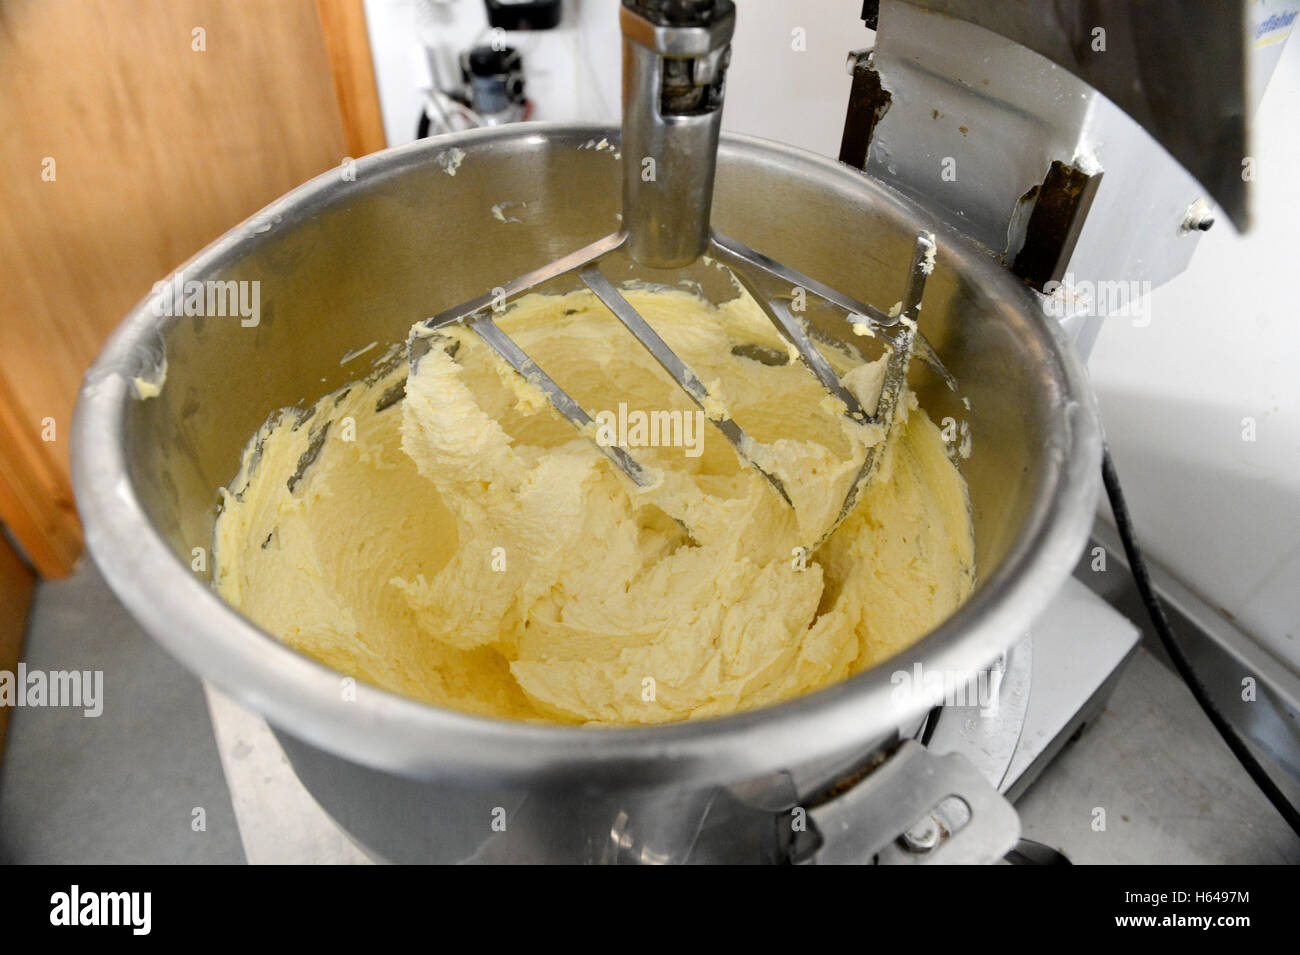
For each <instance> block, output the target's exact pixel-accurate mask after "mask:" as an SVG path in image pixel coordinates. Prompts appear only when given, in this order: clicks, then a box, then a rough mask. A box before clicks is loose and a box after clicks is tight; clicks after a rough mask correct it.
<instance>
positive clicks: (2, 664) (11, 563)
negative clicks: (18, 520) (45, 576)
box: [0, 535, 36, 761]
mask: <svg viewBox="0 0 1300 955" xmlns="http://www.w3.org/2000/svg"><path fill="white" fill-rule="evenodd" d="M35 587H36V578H35V576H34V575H33V574H32V572H31V571H30V570H28V569H27V565H26V564H24V563H23V562H22V560H20V559H19V557H18V554H17V552H16V551H15V550H14V549H13V546H12V545H11V544H10V543H9V541H8V540H6V539H5V538H4V536H3V535H0V670H7V671H9V672H10V673H17V672H18V658H19V656H20V655H21V653H22V648H23V633H24V631H25V630H26V629H27V610H28V608H29V607H30V606H31V602H32V591H33V590H34V589H35ZM8 730H9V707H7V706H0V761H2V760H3V759H4V751H5V735H6V733H7V732H8Z"/></svg>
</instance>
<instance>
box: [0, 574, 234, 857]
mask: <svg viewBox="0 0 1300 955" xmlns="http://www.w3.org/2000/svg"><path fill="white" fill-rule="evenodd" d="M23 659H24V660H25V661H26V663H27V666H28V667H29V668H37V669H42V670H74V669H75V670H102V671H103V673H104V701H105V702H104V712H103V714H102V715H101V716H99V717H97V718H87V717H86V716H84V715H83V714H82V711H81V710H79V709H65V708H54V707H47V708H17V709H14V710H12V711H11V714H10V721H9V735H8V743H7V745H6V746H5V752H4V759H3V763H0V862H4V863H166V862H211V863H242V862H243V861H244V850H243V847H242V844H241V843H240V839H239V831H238V829H237V828H236V826H235V814H234V810H233V809H232V808H231V803H230V791H229V789H228V788H227V786H226V780H225V776H224V775H223V774H222V771H221V761H220V758H219V757H218V754H217V745H216V740H215V739H214V737H213V733H212V724H211V722H210V721H209V719H208V710H207V704H206V702H205V700H204V695H203V687H202V685H201V684H200V683H199V681H198V680H197V679H196V678H195V677H193V676H191V675H190V674H189V673H188V672H187V671H186V670H185V669H184V668H183V667H182V666H181V665H180V664H179V663H177V662H176V661H175V660H173V659H172V658H171V657H169V656H168V655H167V654H166V653H164V652H163V651H162V650H161V649H159V647H158V645H157V644H156V643H154V642H153V641H152V640H150V639H149V638H148V637H146V636H145V635H144V633H143V632H142V631H141V630H140V628H139V627H137V626H136V624H135V622H134V621H133V620H132V619H131V617H130V615H129V614H127V612H126V611H125V610H124V609H123V608H122V606H121V605H120V604H119V603H118V602H117V599H116V598H115V597H114V596H113V594H112V592H111V591H110V590H109V589H108V587H107V585H106V584H105V583H104V581H103V578H102V577H100V575H99V572H98V571H97V570H96V569H95V567H94V565H93V564H92V563H91V562H90V561H89V560H83V561H82V563H81V565H80V567H79V568H78V570H77V572H76V573H75V574H74V575H73V576H72V577H71V578H69V579H67V580H60V581H52V582H47V583H44V584H42V585H41V586H40V587H39V589H38V590H37V594H36V601H35V604H34V605H33V607H32V611H31V614H30V616H29V618H28V630H27V637H26V642H25V644H24V647H23ZM196 808H201V809H203V811H204V812H203V816H204V817H205V818H204V823H205V826H206V829H205V830H204V831H199V832H196V831H194V827H193V824H192V821H193V820H194V819H195V818H196V816H195V813H194V810H195V809H196Z"/></svg>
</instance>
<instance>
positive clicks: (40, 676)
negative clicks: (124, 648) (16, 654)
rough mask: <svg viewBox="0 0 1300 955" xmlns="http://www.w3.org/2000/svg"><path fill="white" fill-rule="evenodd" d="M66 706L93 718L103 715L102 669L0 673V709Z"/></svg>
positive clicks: (21, 668) (22, 665) (22, 666)
mask: <svg viewBox="0 0 1300 955" xmlns="http://www.w3.org/2000/svg"><path fill="white" fill-rule="evenodd" d="M5 706H67V707H73V708H77V709H80V710H81V711H82V715H84V716H87V717H89V718H91V719H94V718H95V717H97V716H100V715H101V714H102V713H103V712H104V671H103V670H29V669H28V668H27V664H26V663H19V664H18V670H17V672H14V671H12V670H0V707H5Z"/></svg>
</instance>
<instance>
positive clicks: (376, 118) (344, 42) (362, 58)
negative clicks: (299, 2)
mask: <svg viewBox="0 0 1300 955" xmlns="http://www.w3.org/2000/svg"><path fill="white" fill-rule="evenodd" d="M316 8H317V11H318V12H319V13H320V21H321V27H322V28H323V29H324V32H325V52H326V53H328V54H329V58H330V70H331V72H332V73H333V75H334V96H335V99H336V100H337V101H338V106H339V116H340V118H341V120H342V122H343V135H344V138H345V140H346V141H347V145H348V155H350V156H352V157H353V158H354V159H355V158H358V157H360V156H364V155H366V154H367V153H373V152H375V151H377V150H380V149H383V148H384V147H385V146H386V145H387V144H388V141H387V139H385V137H384V118H383V113H382V112H381V111H380V108H379V86H378V84H377V83H376V82H375V66H374V62H373V61H372V60H371V57H370V34H369V33H368V32H367V30H366V11H365V6H364V4H363V2H362V0H317V2H316Z"/></svg>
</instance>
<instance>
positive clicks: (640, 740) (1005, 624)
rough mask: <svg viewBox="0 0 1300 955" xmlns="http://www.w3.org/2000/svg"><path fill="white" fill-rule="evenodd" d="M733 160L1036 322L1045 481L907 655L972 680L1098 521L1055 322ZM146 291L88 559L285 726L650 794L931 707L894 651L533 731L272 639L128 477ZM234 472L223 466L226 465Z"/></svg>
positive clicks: (385, 762) (157, 335)
mask: <svg viewBox="0 0 1300 955" xmlns="http://www.w3.org/2000/svg"><path fill="white" fill-rule="evenodd" d="M538 137H540V138H542V139H546V140H558V141H560V142H561V143H562V144H563V143H564V142H565V141H571V142H572V143H573V144H574V145H575V146H581V145H582V144H583V143H585V142H588V141H590V140H595V139H601V138H603V139H606V140H608V141H609V142H611V143H614V144H617V143H618V142H619V131H618V130H617V129H616V128H614V127H608V126H601V125H589V124H580V123H527V124H514V125H508V126H499V127H491V128H486V129H476V130H470V131H467V132H463V133H456V134H451V135H446V136H440V137H434V138H432V139H427V140H420V141H417V142H414V143H410V144H407V145H404V146H399V147H396V148H392V149H386V150H382V151H380V152H377V153H373V154H371V155H369V156H365V157H363V158H361V159H359V160H355V162H356V163H357V164H358V167H357V172H358V175H357V176H356V182H357V183H364V182H366V181H367V180H368V179H372V178H376V174H378V175H387V174H392V173H395V172H398V171H400V170H401V169H403V168H405V167H407V166H409V165H413V164H423V163H427V162H432V161H434V159H435V157H436V155H437V154H438V153H440V152H443V151H445V150H448V149H451V148H458V149H464V150H465V152H466V153H467V155H466V157H465V161H466V162H472V161H473V150H475V149H483V148H489V147H494V146H508V145H512V144H514V143H516V141H524V142H527V141H529V140H532V139H534V138H538ZM728 153H736V154H740V155H744V156H750V157H753V158H755V159H766V160H770V161H779V162H781V163H782V164H785V165H792V166H793V167H795V169H796V170H799V171H806V172H807V173H808V174H810V175H815V176H819V177H826V178H828V179H829V180H831V181H832V182H833V183H834V184H835V185H836V187H837V188H844V189H849V190H857V191H862V190H866V191H869V192H870V193H872V197H871V198H872V202H873V203H884V204H885V205H890V206H893V207H894V208H893V213H894V214H896V215H900V216H903V217H906V218H910V219H915V220H918V221H930V222H933V223H934V225H933V231H934V233H935V235H936V239H937V240H938V243H939V247H940V250H941V254H942V255H943V257H945V258H948V259H950V260H953V262H954V265H955V267H956V268H958V269H959V270H960V271H962V272H963V273H964V274H966V275H967V276H969V277H970V278H971V280H973V281H977V282H979V283H981V284H982V285H984V286H986V287H990V288H991V289H993V290H996V291H998V292H999V297H1000V299H1005V300H1006V301H1007V302H1010V303H1017V302H1019V303H1020V305H1021V306H1022V308H1023V310H1024V312H1025V313H1026V314H1027V315H1028V316H1029V318H1030V319H1031V325H1032V327H1033V328H1034V329H1036V330H1037V331H1038V332H1039V335H1040V340H1039V341H1038V342H1037V343H1036V344H1038V345H1039V346H1040V347H1041V350H1042V352H1043V354H1044V355H1045V357H1046V359H1047V363H1048V364H1049V365H1050V366H1051V367H1050V373H1051V375H1052V378H1053V380H1054V382H1055V383H1056V385H1057V388H1058V392H1059V401H1058V405H1059V407H1058V409H1057V411H1058V412H1059V414H1060V418H1061V421H1060V425H1061V426H1060V428H1059V429H1058V428H1053V429H1052V433H1053V434H1054V435H1055V438H1056V439H1055V440H1054V441H1053V442H1052V443H1051V446H1050V447H1047V448H1045V449H1044V453H1043V473H1042V481H1041V483H1040V485H1039V488H1038V492H1037V494H1036V496H1035V498H1034V499H1033V501H1032V503H1031V505H1030V507H1029V509H1028V513H1027V514H1026V516H1025V520H1024V523H1023V525H1022V526H1021V528H1020V530H1019V532H1018V533H1017V535H1016V538H1015V540H1014V541H1013V542H1012V543H1011V545H1010V547H1009V549H1008V550H1007V552H1006V555H1005V556H1004V558H1003V560H1002V562H1001V564H1000V565H999V566H998V567H997V569H996V570H995V571H994V573H993V574H992V575H990V576H989V577H988V578H986V579H985V580H984V581H983V582H982V584H981V586H980V587H979V588H978V589H977V590H976V592H975V593H974V594H972V596H971V597H970V599H969V600H967V602H966V603H964V604H963V605H962V606H961V607H960V608H958V610H957V611H956V613H954V614H953V615H952V616H951V617H949V618H948V619H947V620H946V621H945V622H944V623H942V624H941V625H940V626H939V627H938V628H936V629H935V630H933V631H931V632H930V633H929V634H927V635H926V636H924V637H922V638H921V639H920V640H919V641H917V642H916V643H915V644H913V645H912V646H911V647H909V648H908V650H907V651H905V652H907V653H909V654H910V655H911V656H910V658H909V660H908V662H907V666H911V665H912V664H913V663H914V662H920V663H921V664H922V665H923V666H925V667H930V668H935V669H937V670H941V671H945V672H960V673H969V674H974V673H975V672H976V671H978V670H979V669H980V668H981V667H984V666H987V665H988V664H989V663H990V662H991V661H992V660H994V659H995V658H996V657H997V656H998V654H999V653H1001V652H1003V651H1005V650H1006V649H1007V648H1008V647H1010V646H1011V645H1012V644H1013V643H1015V642H1017V641H1018V640H1019V639H1020V638H1021V637H1022V636H1023V635H1024V633H1025V632H1026V631H1027V630H1028V629H1029V627H1030V625H1031V624H1032V623H1033V621H1034V619H1035V618H1036V617H1037V616H1038V615H1039V613H1040V612H1041V611H1042V610H1043V609H1045V607H1046V606H1047V604H1048V603H1049V602H1050V600H1051V599H1052V598H1053V597H1054V596H1055V594H1056V592H1057V591H1058V590H1059V588H1060V587H1061V585H1063V584H1064V582H1065V579H1066V578H1067V577H1068V576H1069V574H1070V573H1071V571H1072V569H1073V566H1074V564H1075V561H1076V560H1077V557H1078V554H1079V553H1080V552H1081V551H1082V548H1083V546H1084V543H1085V541H1086V540H1087V536H1088V533H1089V532H1090V530H1091V527H1092V521H1093V516H1094V513H1095V510H1096V505H1097V501H1098V496H1099V493H1100V461H1101V427H1100V422H1099V419H1098V416H1097V410H1096V403H1095V398H1094V397H1093V394H1092V391H1091V387H1090V386H1089V384H1088V381H1087V377H1086V374H1085V372H1084V370H1083V367H1082V364H1081V362H1080V360H1079V358H1078V356H1077V354H1076V353H1075V351H1074V348H1073V346H1072V345H1071V344H1070V343H1069V342H1068V340H1067V339H1066V337H1065V334H1064V332H1063V330H1062V329H1061V328H1060V327H1059V325H1058V324H1057V323H1056V322H1054V321H1053V320H1051V319H1050V318H1049V317H1048V316H1046V315H1045V313H1044V312H1043V310H1042V308H1041V307H1039V305H1038V303H1037V301H1036V300H1035V299H1034V298H1033V295H1032V293H1031V292H1029V291H1028V290H1027V289H1025V288H1024V286H1022V285H1021V284H1020V283H1018V282H1017V281H1016V280H1015V279H1014V277H1013V276H1011V274H1010V273H1009V272H1007V271H1006V270H1005V269H1004V268H1003V267H1002V266H1001V265H1000V264H999V263H998V262H997V261H996V260H995V259H994V258H993V257H992V256H990V255H988V253H987V252H986V251H984V250H982V249H980V248H979V247H977V246H975V245H974V244H973V243H971V242H970V241H969V240H968V239H966V238H964V237H963V236H962V235H961V234H960V233H959V232H957V231H956V230H954V229H953V228H951V227H950V226H948V225H947V224H946V223H943V222H941V221H939V216H938V215H937V214H935V213H934V211H933V210H930V209H926V208H925V207H924V206H922V205H920V204H919V203H918V202H917V201H916V200H915V199H912V198H908V197H904V196H902V195H901V194H899V193H897V192H895V191H893V190H891V189H889V188H888V187H887V186H885V185H884V184H882V183H880V182H878V181H876V180H872V179H869V178H868V177H867V176H865V175H864V174H862V173H861V172H860V171H858V170H856V169H853V168H852V167H849V166H847V165H843V164H841V163H838V162H836V161H834V160H831V159H827V158H824V157H821V156H818V155H815V154H812V153H808V152H805V151H804V150H801V149H798V148H796V147H793V146H789V145H786V144H783V143H777V142H773V141H770V140H764V139H760V138H757V137H752V136H746V135H739V134H734V133H724V134H723V136H722V141H721V147H720V159H722V161H723V162H725V157H726V156H727V154H728ZM350 185H355V183H347V182H343V181H342V178H341V177H340V176H339V174H338V171H337V170H332V171H327V172H325V173H322V174H321V175H320V176H317V177H315V178H314V179H311V180H310V181H308V182H306V183H305V184H303V185H301V186H299V187H298V188H296V189H294V190H292V191H291V192H289V193H287V194H286V195H285V196H283V197H282V198H280V199H278V200H276V201H275V202H273V203H271V204H270V205H268V206H267V207H265V208H264V209H262V210H261V211H260V212H258V213H256V214H254V215H253V216H251V217H250V218H249V219H247V220H246V221H245V222H243V223H242V224H240V225H238V226H236V227H234V228H233V229H231V230H230V231H229V232H227V233H226V234H224V235H223V236H221V237H220V238H218V239H217V240H216V241H214V242H213V243H211V244H210V245H208V246H207V247H206V248H204V249H203V250H202V251H200V252H199V253H198V254H197V255H195V256H194V257H193V258H191V259H190V260H188V261H187V262H185V263H184V264H183V265H181V266H179V267H178V268H177V269H176V272H184V273H185V274H186V275H187V277H191V278H192V277H194V276H195V275H202V274H205V273H207V272H208V271H209V270H211V269H213V268H215V267H218V266H219V265H220V264H221V263H223V262H228V261H232V260H234V259H236V258H238V256H239V253H240V251H241V249H243V248H244V247H245V245H246V244H247V243H250V242H252V241H254V240H255V239H257V238H259V237H262V236H263V235H264V233H265V232H266V227H267V225H268V224H270V223H275V222H279V221H282V220H290V221H295V220H297V219H299V218H302V217H305V216H308V215H310V214H311V211H312V210H313V209H319V208H321V207H324V206H327V205H333V204H334V203H335V202H338V201H339V200H340V198H343V197H345V196H346V190H347V187H348V186H350ZM154 297H155V296H154V294H152V293H151V294H150V295H147V296H146V297H145V298H144V299H142V300H141V301H140V302H139V303H138V304H137V305H136V306H135V307H134V308H133V309H132V310H131V312H130V313H128V315H127V316H126V317H125V318H124V319H123V320H122V322H121V323H120V324H119V326H118V327H117V329H116V330H115V331H114V333H113V334H112V336H111V337H110V338H109V340H108V342H107V343H106V344H105V346H104V347H103V349H102V351H101V353H100V355H99V357H98V358H97V359H96V361H95V363H94V365H93V366H92V367H91V368H90V370H89V371H88V372H87V373H86V376H85V379H84V381H83V384H82V388H81V391H80V393H79V395H78V399H77V404H76V410H75V412H74V417H73V425H72V432H71V433H72V439H71V450H72V479H73V487H74V490H75V496H76V502H77V507H78V511H79V513H80V515H81V519H82V522H83V526H84V529H85V536H86V544H87V548H88V550H89V552H90V554H91V555H92V556H93V557H94V559H95V561H96V563H97V565H98V566H99V567H100V569H101V571H102V573H103V574H104V576H105V578H106V579H107V581H108V583H109V585H110V586H111V587H112V589H113V590H114V592H115V593H116V594H117V596H118V598H119V599H120V600H121V601H122V603H123V604H124V605H125V606H126V607H127V609H128V610H129V611H130V612H131V613H132V615H133V616H134V617H135V618H136V619H137V621H139V622H140V623H141V624H142V625H143V627H144V629H145V630H146V631H147V632H149V633H150V635H151V636H153V638H154V639H155V640H157V641H158V642H159V643H160V644H161V645H162V646H163V647H164V648H165V649H167V650H168V652H170V653H171V654H172V655H174V656H175V657H177V658H178V659H179V660H180V661H181V662H182V663H184V664H185V665H186V666H187V667H188V668H189V669H191V670H192V671H194V672H195V673H197V674H198V675H199V676H200V677H201V678H202V679H204V680H207V681H210V682H211V683H213V684H214V685H215V686H217V687H218V688H220V689H221V690H222V691H224V692H225V693H227V694H229V695H231V696H233V697H234V698H235V699H237V700H239V701H240V702H241V703H243V704H244V705H246V706H248V707H250V708H252V709H253V710H255V711H257V712H258V713H260V714H261V715H263V716H264V717H265V718H266V719H267V720H268V722H270V723H271V724H273V725H274V726H275V727H277V728H278V729H280V730H282V731H285V732H287V733H289V734H290V735H292V736H294V737H296V738H298V739H300V740H302V741H304V742H306V743H308V744H310V745H312V746H315V747H317V748H319V749H322V750H325V751H327V752H329V753H332V754H335V755H337V756H340V757H343V758H345V759H347V760H351V761H353V762H357V763H360V764H362V765H366V766H369V767H371V768H374V769H378V770H382V771H387V772H390V773H395V774H398V775H402V776H408V777H413V778H419V779H467V778H471V779H476V780H480V781H490V782H492V783H494V784H501V785H512V784H520V783H527V784H529V785H546V784H549V783H552V782H553V783H556V784H559V785H573V784H574V782H575V780H581V781H582V783H583V784H584V785H601V786H654V785H664V784H669V783H674V782H681V781H690V782H692V783H696V784H704V783H725V782H729V781H735V780H739V779H745V778H753V777H756V776H761V775H764V774H766V773H769V772H773V771H776V770H779V769H784V768H789V767H792V766H795V765H804V764H807V763H809V762H812V761H814V760H817V759H819V758H822V757H830V756H834V755H836V754H842V753H844V752H847V751H851V750H852V749H854V748H862V747H869V746H871V745H873V744H874V743H877V742H878V741H879V740H881V739H883V738H885V737H887V736H889V735H890V734H891V732H892V731H893V729H894V728H895V727H897V726H899V725H900V724H902V723H904V722H906V721H907V720H908V719H910V718H913V717H915V716H916V715H917V714H918V713H920V712H922V711H924V710H925V709H928V707H929V706H930V705H931V703H932V702H935V701H927V700H925V699H921V698H919V697H918V698H916V699H914V700H913V701H912V705H910V706H908V707H900V706H899V705H898V704H897V703H896V702H894V701H893V699H892V698H891V697H892V694H891V690H892V689H893V684H892V683H891V680H890V676H891V671H892V670H896V669H897V661H898V659H899V658H898V657H894V658H892V660H893V661H894V663H895V665H894V666H891V665H890V661H884V662H882V663H881V664H877V665H876V666H873V667H870V668H868V669H867V670H864V671H862V672H861V673H859V674H856V675H855V676H852V677H850V678H848V679H846V680H844V681H842V682H839V683H836V684H832V685H830V686H826V687H822V688H820V689H818V690H814V691H811V692H809V693H806V694H803V695H800V696H797V697H794V698H791V699H789V700H786V701H783V702H781V703H777V704H772V705H769V706H765V707H760V708H758V709H754V710H749V711H745V712H742V713H737V714H732V715H728V716H719V717H710V718H706V719H698V720H687V721H682V722H676V723H667V724H658V725H653V726H637V727H586V726H564V725H554V724H533V723H523V722H518V721H511V720H505V719H498V718H492V717H485V716H476V715H472V714H468V713H463V712H460V711H455V710H450V709H444V708H441V707H438V706H435V705H432V704H428V703H424V702H421V701H418V700H415V699H411V698H408V697H404V696H400V695H398V694H396V693H392V692H390V691H388V690H384V689H381V688H379V687H376V686H372V685H370V684H366V683H362V682H359V681H358V682H357V683H356V685H355V694H354V698H353V699H351V700H345V699H344V694H343V693H342V692H341V684H340V680H341V679H342V678H344V677H345V674H342V673H340V672H339V671H336V670H333V669H331V668H329V667H326V666H325V665H324V664H321V663H319V662H317V661H316V660H314V659H312V658H310V657H308V656H306V655H304V654H303V653H301V652H299V651H297V650H295V649H293V648H291V647H289V646H288V645H286V644H284V643H282V642H281V641H280V640H278V639H277V638H276V637H274V636H272V635H271V634H269V633H268V632H266V631H264V630H262V629H261V628H259V627H258V626H257V625H255V624H254V623H252V622H251V621H250V620H248V619H246V618H245V617H243V616H242V615H241V614H240V613H239V612H238V611H237V610H235V608H233V607H231V606H230V605H228V604H227V603H226V602H225V601H223V600H222V599H221V598H220V596H219V595H218V594H217V593H216V591H215V590H214V589H212V588H211V586H210V585H209V584H208V583H207V582H206V581H204V580H203V579H201V578H199V577H198V576H196V575H195V574H194V573H192V572H191V570H190V569H189V567H188V566H187V565H186V564H185V563H184V562H183V561H182V560H181V558H180V557H179V556H178V555H177V554H176V553H175V552H174V551H173V550H172V548H171V546H170V545H169V544H168V543H167V542H166V541H165V539H164V538H163V536H162V534H161V532H160V531H159V530H158V529H157V528H156V527H155V526H154V524H153V522H152V520H151V518H150V517H149V515H148V513H147V512H146V511H145V509H144V507H143V505H142V504H141V502H140V500H139V498H138V497H137V496H136V494H135V490H134V488H133V487H132V485H131V481H130V471H129V468H128V463H127V460H126V452H125V446H126V445H125V441H124V438H125V434H126V426H127V422H128V418H129V412H130V406H131V404H132V403H133V402H135V401H137V400H139V399H138V398H137V397H136V396H135V394H134V392H133V388H132V386H131V379H132V378H133V377H135V376H138V375H141V374H146V373H148V371H149V370H150V369H151V368H153V367H155V366H156V364H157V358H158V348H159V342H160V339H161V338H162V334H161V330H162V329H163V327H164V325H165V323H166V322H168V321H169V320H168V319H165V318H159V317H157V316H156V315H155V314H154V313H153V310H152V309H151V307H150V304H151V302H152V301H153V299H154ZM232 467H233V464H232Z"/></svg>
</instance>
